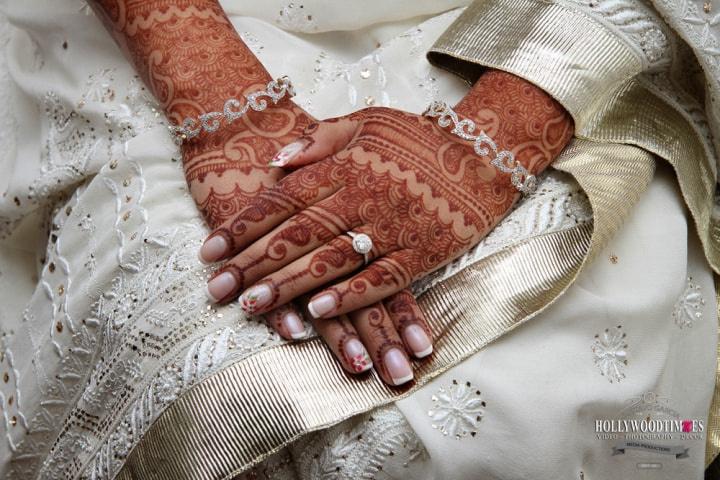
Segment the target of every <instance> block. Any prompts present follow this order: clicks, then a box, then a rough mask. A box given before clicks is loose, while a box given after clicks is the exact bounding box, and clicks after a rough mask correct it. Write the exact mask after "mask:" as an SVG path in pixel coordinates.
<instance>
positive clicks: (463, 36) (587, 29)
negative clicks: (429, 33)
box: [428, 0, 642, 129]
mask: <svg viewBox="0 0 720 480" xmlns="http://www.w3.org/2000/svg"><path fill="white" fill-rule="evenodd" d="M428 60H430V62H431V63H433V64H434V65H437V66H439V67H441V68H444V69H446V70H449V71H452V72H454V73H457V74H459V75H461V76H463V77H464V78H465V79H466V80H468V81H470V82H474V81H475V80H476V79H477V77H478V75H479V74H480V73H481V72H482V70H483V69H484V68H486V67H490V68H496V69H500V70H504V71H506V72H511V73H513V74H515V75H517V76H519V77H523V78H525V79H527V80H529V81H530V82H532V83H534V84H535V85H537V86H539V87H540V88H542V89H543V90H544V91H546V92H548V93H549V94H550V95H552V96H553V97H555V98H556V99H557V100H558V101H559V102H560V103H561V104H562V105H563V106H564V107H565V108H566V109H567V111H568V112H570V114H571V115H572V116H573V119H574V120H575V127H576V129H582V128H584V126H585V124H586V123H587V121H588V120H589V116H591V115H592V114H593V112H594V111H595V110H596V108H599V107H600V106H602V105H603V104H605V103H607V100H608V99H609V98H610V97H611V96H612V95H613V93H614V92H615V91H616V90H617V89H618V88H619V87H620V86H621V85H623V84H624V83H625V82H627V81H628V80H629V79H631V78H632V77H634V76H635V75H637V74H638V73H640V71H641V69H642V63H641V61H640V58H639V57H638V56H637V55H636V54H635V53H634V52H633V51H632V50H631V49H630V48H629V47H628V46H627V45H625V44H624V43H623V42H622V41H621V40H620V38H619V37H618V36H617V35H615V34H614V33H613V32H611V31H610V30H608V29H607V28H605V27H604V26H602V25H600V24H599V23H598V22H596V21H595V20H593V19H591V18H590V17H588V16H586V15H585V14H583V13H582V12H580V11H577V10H573V9H571V8H568V7H566V6H563V5H560V4H557V3H552V2H545V1H541V0H489V1H482V2H473V3H472V4H471V5H470V6H468V7H467V9H466V10H465V11H464V12H463V13H462V14H461V15H460V16H459V17H458V18H457V19H456V20H455V22H453V23H452V24H451V25H450V28H448V29H447V30H446V31H445V32H444V33H443V34H442V35H441V36H440V38H439V39H438V40H437V41H436V42H435V44H434V45H433V47H432V49H431V50H430V51H429V52H428Z"/></svg>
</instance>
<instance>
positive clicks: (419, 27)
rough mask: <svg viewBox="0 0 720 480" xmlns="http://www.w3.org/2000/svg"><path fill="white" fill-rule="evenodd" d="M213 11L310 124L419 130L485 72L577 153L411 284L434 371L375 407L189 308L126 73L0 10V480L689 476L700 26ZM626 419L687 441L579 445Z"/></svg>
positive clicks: (711, 103)
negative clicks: (543, 117) (660, 426)
mask: <svg viewBox="0 0 720 480" xmlns="http://www.w3.org/2000/svg"><path fill="white" fill-rule="evenodd" d="M222 4H223V6H224V7H225V9H226V10H227V12H228V15H229V16H230V18H231V20H232V22H233V24H234V25H235V27H236V28H237V31H238V32H239V33H240V35H242V37H243V39H244V40H245V42H246V43H247V44H248V46H249V47H250V48H251V49H252V50H253V51H254V52H255V54H256V55H257V56H258V58H259V59H260V60H261V61H262V63H263V64H264V65H265V66H266V67H267V69H268V70H269V72H270V73H271V75H273V77H278V76H281V75H288V76H289V77H290V78H292V80H293V83H294V85H295V88H296V90H297V97H296V99H295V100H296V101H297V102H298V104H299V105H300V106H302V107H303V108H305V109H306V110H307V111H308V112H309V113H311V114H312V115H314V116H316V117H317V118H329V117H334V116H338V115H343V114H347V113H349V112H352V111H355V110H358V109H360V108H364V107H366V106H373V105H375V106H389V107H393V108H398V109H403V110H407V111H411V112H416V113H420V112H422V111H423V110H424V109H425V108H426V107H427V105H428V104H429V103H430V102H431V101H433V100H444V101H448V102H450V103H452V102H455V101H457V100H458V99H459V98H461V97H462V96H463V95H464V93H465V92H466V91H467V89H468V88H469V83H471V82H473V81H474V79H475V78H477V76H478V75H479V74H480V73H481V72H482V71H483V69H484V68H495V69H501V70H506V71H509V72H512V73H514V74H516V75H519V76H521V77H523V78H525V79H527V80H529V81H530V82H532V83H534V84H536V85H538V86H539V87H541V88H542V89H544V90H545V91H547V92H548V93H549V94H550V95H552V96H553V97H554V98H556V99H557V100H558V101H559V102H560V103H561V104H562V105H563V106H564V107H565V108H566V109H567V110H568V111H569V112H570V114H571V115H572V116H573V119H574V121H575V130H576V136H575V138H574V140H573V141H572V143H571V144H570V145H569V146H568V147H567V148H566V150H565V151H564V152H563V153H562V155H561V156H560V157H559V158H558V159H557V160H556V161H555V163H554V165H553V168H551V169H550V170H549V171H548V172H547V173H546V174H544V175H543V176H542V177H541V178H540V179H539V185H538V188H537V190H536V192H535V193H533V194H532V195H528V196H526V197H525V198H523V199H522V201H521V202H520V203H519V204H518V206H517V207H516V208H515V209H514V210H513V211H512V212H511V213H510V214H509V215H508V216H507V218H506V219H505V220H504V221H503V222H502V223H501V224H500V225H498V227H497V228H495V229H494V231H493V232H492V233H491V234H490V235H489V236H488V237H487V238H486V239H485V240H483V241H482V242H481V243H480V244H479V245H478V246H476V247H475V248H473V249H472V250H471V251H470V252H468V253H467V254H465V255H464V256H463V257H462V258H460V259H458V260H457V261H455V262H453V263H452V264H451V265H449V266H447V267H445V268H443V269H442V270H440V271H437V272H435V273H434V274H432V275H430V276H429V277H427V278H425V279H423V280H421V281H419V282H418V283H416V284H415V285H413V289H414V292H415V293H416V294H417V295H418V301H419V304H420V306H421V308H422V309H423V310H424V311H425V313H426V315H427V317H428V319H429V322H430V325H431V328H432V330H433V332H434V334H435V337H436V344H435V352H434V354H433V355H432V356H431V357H430V358H429V359H426V360H423V361H420V362H417V363H416V365H415V366H416V377H415V378H416V381H415V382H414V383H413V384H412V385H411V386H410V387H409V388H406V389H397V388H392V387H388V386H386V385H385V384H383V383H382V381H381V380H380V379H379V377H377V376H376V375H375V374H374V373H371V374H369V375H367V376H365V377H358V378H355V377H351V376H349V375H346V374H345V373H344V372H343V371H342V369H341V368H340V366H339V365H338V364H337V363H336V362H335V361H334V359H333V358H332V356H331V354H330V353H329V351H328V349H327V348H326V347H325V346H324V345H323V344H322V342H321V340H320V339H319V338H317V337H312V338H310V339H308V340H306V341H303V342H298V343H287V342H285V341H283V340H282V339H281V338H280V337H278V336H277V335H276V334H275V333H274V332H273V331H272V330H271V329H269V328H268V327H267V326H266V325H265V324H264V323H263V321H262V319H258V318H248V317H246V316H245V314H244V313H243V312H242V310H241V309H240V308H239V307H238V305H237V304H235V303H234V304H231V305H227V306H216V305H212V304H210V303H209V302H208V301H207V299H206V297H205V293H204V288H203V287H204V284H205V282H206V279H207V277H208V276H209V274H210V273H211V269H210V267H206V266H204V265H202V264H200V263H199V261H198V260H197V250H198V248H199V246H200V244H201V242H202V240H203V239H204V238H205V236H206V234H207V228H206V226H205V225H204V224H203V221H202V219H201V218H200V216H199V213H198V210H197V208H196V207H195V204H194V203H193V200H192V198H191V197H190V195H189V194H188V189H187V186H186V183H185V179H184V177H183V171H182V164H181V160H180V153H179V149H178V147H177V145H176V144H175V143H174V142H173V141H172V138H171V136H170V134H169V133H168V129H167V123H166V120H165V118H164V116H163V115H162V113H161V112H160V110H159V109H158V107H157V105H156V104H155V103H154V101H153V98H152V97H151V95H150V93H149V92H148V91H147V90H146V89H145V88H144V86H143V84H142V82H141V81H140V80H139V78H138V77H136V76H135V73H134V71H133V69H132V67H131V66H130V64H129V63H128V61H127V60H126V59H125V58H123V56H122V54H121V53H120V51H119V50H118V48H117V47H116V46H115V44H114V43H113V41H112V40H111V38H110V36H109V35H108V34H107V33H106V32H105V30H104V29H103V27H102V25H101V24H100V22H99V21H98V19H97V18H96V17H95V16H94V15H93V14H92V12H91V10H90V8H89V7H88V5H86V4H85V3H84V2H83V1H81V0H53V1H48V0H23V1H19V0H2V1H0V5H1V8H2V11H3V17H2V21H1V23H0V25H2V27H1V29H0V31H1V32H2V33H1V34H0V39H1V41H2V43H3V44H5V45H6V50H5V54H4V56H3V57H2V65H0V66H1V67H2V68H0V81H1V84H0V104H2V115H1V116H0V192H2V196H1V197H0V412H1V416H0V424H1V425H0V432H2V437H3V438H2V440H0V476H1V477H2V478H6V479H13V480H14V479H18V480H20V479H22V480H25V479H97V480H100V479H112V478H117V479H122V480H129V479H162V480H178V479H192V480H220V479H230V478H235V477H239V478H272V479H336V478H339V479H360V478H368V479H370V478H376V479H479V478H482V479H503V480H505V479H508V480H510V479H527V478H539V479H576V480H583V479H584V480H595V479H631V478H633V479H634V478H652V479H673V480H676V479H700V478H702V477H703V472H704V469H705V467H706V465H707V464H709V463H710V462H711V461H712V460H713V459H714V457H715V456H716V455H717V453H718V451H720V423H719V420H718V418H719V417H718V415H719V414H720V395H718V394H717V393H716V375H717V372H718V369H717V343H718V342H717V340H718V336H717V333H718V317H717V301H716V285H715V280H714V279H715V275H716V273H714V272H717V271H718V267H719V266H720V223H719V222H720V203H718V200H717V196H716V194H715V189H716V175H717V160H718V153H717V152H718V151H720V150H719V149H718V147H720V144H719V143H718V139H719V138H720V126H719V125H720V122H719V120H720V87H719V79H720V3H718V1H717V0H712V1H710V2H702V1H700V2H699V1H698V0H654V1H652V3H651V2H649V1H640V0H589V1H586V0H554V1H541V0H477V1H475V2H471V1H468V0H394V1H392V2H388V1H381V0H363V1H362V2H361V1H357V0H333V1H321V0H293V1H292V2H288V1H287V0H284V1H280V0H265V1H262V2H255V1H249V0H225V1H223V2H222ZM175 54H177V55H182V54H183V52H182V50H181V49H179V48H178V50H177V51H176V52H175ZM199 87H201V86H199ZM628 418H630V419H633V418H634V419H656V420H662V419H675V420H678V419H682V420H684V419H692V420H695V421H696V422H702V423H703V425H704V429H703V431H702V432H700V433H698V435H699V437H698V438H694V439H687V440H680V439H677V438H673V439H672V440H663V439H659V440H653V441H651V442H650V443H653V444H655V445H661V446H666V447H668V448H669V451H670V453H668V452H665V453H662V452H657V451H649V450H648V449H643V448H627V449H620V450H622V451H619V450H618V449H617V444H618V442H619V440H617V439H607V438H601V436H599V435H598V432H597V431H596V430H597V423H596V422H597V421H598V420H600V421H603V420H616V419H628ZM678 445H680V446H681V447H682V450H684V451H685V452H684V454H677V455H676V454H671V453H672V452H674V451H675V450H674V449H675V448H676V447H677V446H678ZM658 465H659V467H658Z"/></svg>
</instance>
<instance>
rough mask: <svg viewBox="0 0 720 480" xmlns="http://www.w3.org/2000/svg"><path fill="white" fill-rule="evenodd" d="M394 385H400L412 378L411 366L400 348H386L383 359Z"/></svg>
mask: <svg viewBox="0 0 720 480" xmlns="http://www.w3.org/2000/svg"><path fill="white" fill-rule="evenodd" d="M383 361H384V362H385V368H387V370H388V373H389V374H390V378H392V381H393V384H394V385H402V384H403V383H405V382H409V381H410V380H412V379H413V372H412V367H410V362H408V360H407V358H406V357H405V354H404V353H403V352H402V351H400V349H397V348H393V349H390V350H388V352H387V353H386V354H385V358H384V359H383Z"/></svg>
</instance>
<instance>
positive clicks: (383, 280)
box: [308, 250, 413, 318]
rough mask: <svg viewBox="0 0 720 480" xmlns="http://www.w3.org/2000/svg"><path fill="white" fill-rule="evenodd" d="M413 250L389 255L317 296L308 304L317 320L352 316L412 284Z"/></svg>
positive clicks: (399, 251)
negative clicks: (337, 316) (349, 313)
mask: <svg viewBox="0 0 720 480" xmlns="http://www.w3.org/2000/svg"><path fill="white" fill-rule="evenodd" d="M412 260H413V257H412V255H411V253H410V251H409V250H398V251H395V252H391V253H388V254H387V255H385V256H383V257H380V258H379V259H378V260H376V261H374V262H373V263H371V264H370V265H368V267H367V268H365V269H364V270H363V271H361V272H360V273H358V274H356V275H354V276H352V277H350V278H348V279H347V280H344V281H342V282H340V283H338V284H336V285H333V286H332V287H330V288H327V289H325V290H323V291H322V292H320V293H318V294H316V295H314V296H313V297H312V299H311V300H310V303H309V304H308V310H309V312H310V314H311V315H312V317H313V318H327V317H332V316H336V315H341V314H343V313H348V312H351V311H353V310H357V309H359V308H363V307H367V306H368V305H372V304H373V303H375V302H379V301H381V300H383V299H385V298H387V297H389V296H390V295H392V294H394V293H397V292H399V291H400V290H402V289H403V288H405V287H407V286H408V285H410V282H411V281H412V280H413V277H412V275H411V271H410V268H411V267H410V266H411V265H412V264H413V261H412Z"/></svg>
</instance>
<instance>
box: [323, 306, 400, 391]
mask: <svg viewBox="0 0 720 480" xmlns="http://www.w3.org/2000/svg"><path fill="white" fill-rule="evenodd" d="M349 317H350V321H351V322H352V324H353V326H354V327H355V329H356V330H357V332H358V335H360V340H361V341H362V343H363V344H364V345H365V347H366V348H367V350H368V352H370V358H371V359H372V361H373V364H374V365H375V370H376V371H377V372H378V374H380V377H382V379H383V380H384V381H385V382H386V383H388V384H390V385H402V384H403V383H407V382H409V381H410V380H412V379H413V371H412V366H411V365H410V361H409V360H408V356H407V353H405V348H404V346H403V343H402V340H400V335H398V333H397V331H396V330H395V326H394V325H393V323H392V320H391V319H390V316H389V315H388V312H387V310H385V307H384V306H383V304H382V303H376V304H374V305H372V306H371V307H367V308H362V309H360V310H356V311H354V312H352V313H351V314H350V315H349ZM318 323H321V322H319V321H318Z"/></svg>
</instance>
